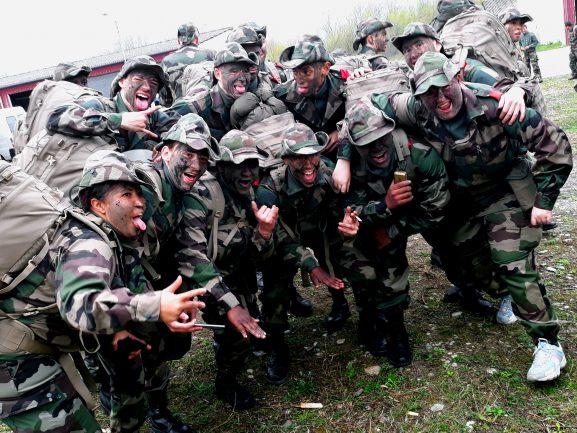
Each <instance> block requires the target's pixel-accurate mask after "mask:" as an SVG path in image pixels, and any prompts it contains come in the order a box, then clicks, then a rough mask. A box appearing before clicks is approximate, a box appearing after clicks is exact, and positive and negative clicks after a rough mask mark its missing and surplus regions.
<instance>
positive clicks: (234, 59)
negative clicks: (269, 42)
mask: <svg viewBox="0 0 577 433" xmlns="http://www.w3.org/2000/svg"><path fill="white" fill-rule="evenodd" d="M225 63H247V64H249V65H252V66H258V56H257V55H256V53H250V54H247V52H246V50H245V49H244V48H243V47H242V45H240V44H239V43H238V42H227V43H226V47H225V48H223V49H222V50H220V51H218V52H217V53H216V57H215V58H214V67H215V68H218V67H219V66H221V65H224V64H225Z"/></svg>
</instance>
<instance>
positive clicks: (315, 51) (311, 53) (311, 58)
mask: <svg viewBox="0 0 577 433" xmlns="http://www.w3.org/2000/svg"><path fill="white" fill-rule="evenodd" d="M315 62H329V63H330V64H331V65H333V64H334V63H335V59H334V58H333V56H332V55H331V53H329V52H328V51H327V49H326V48H325V44H324V42H323V41H322V39H321V38H319V37H318V36H315V35H303V36H301V38H300V39H299V40H298V41H297V43H296V45H293V46H290V47H288V48H285V49H284V50H283V52H282V53H281V54H280V64H281V65H282V66H284V67H285V68H288V69H294V68H297V67H299V66H302V65H307V64H309V63H315Z"/></svg>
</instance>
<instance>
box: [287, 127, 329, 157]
mask: <svg viewBox="0 0 577 433" xmlns="http://www.w3.org/2000/svg"><path fill="white" fill-rule="evenodd" d="M315 137H316V139H317V141H316V142H315V141H308V142H306V143H305V144H306V145H305V146H303V147H301V148H300V149H298V150H292V149H291V148H290V147H289V146H288V145H287V144H286V142H285V140H283V143H282V152H281V158H285V157H291V156H303V155H315V154H317V153H321V152H322V151H323V150H324V148H325V147H326V146H327V144H328V142H329V136H328V135H327V133H326V132H322V131H319V132H315Z"/></svg>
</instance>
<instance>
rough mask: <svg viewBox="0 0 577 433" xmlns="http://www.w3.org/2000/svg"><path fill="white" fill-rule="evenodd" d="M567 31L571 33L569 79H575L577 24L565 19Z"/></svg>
mask: <svg viewBox="0 0 577 433" xmlns="http://www.w3.org/2000/svg"><path fill="white" fill-rule="evenodd" d="M565 31H566V32H567V33H569V68H570V69H571V76H570V77H569V79H570V80H574V79H576V78H577V26H576V25H575V23H572V22H571V21H565Z"/></svg>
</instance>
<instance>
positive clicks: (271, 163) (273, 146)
mask: <svg viewBox="0 0 577 433" xmlns="http://www.w3.org/2000/svg"><path fill="white" fill-rule="evenodd" d="M294 123H295V119H294V116H293V114H292V113H291V112H290V111H287V112H286V113H282V114H275V115H273V116H270V117H267V118H266V119H264V120H261V121H260V122H257V123H253V124H252V125H250V126H248V127H247V128H245V132H247V133H248V134H250V135H251V136H252V137H253V138H254V141H255V144H256V147H258V148H259V149H262V150H264V151H265V152H267V153H268V154H269V158H267V159H266V160H264V161H262V162H261V163H260V166H261V168H264V169H266V170H270V169H271V168H275V167H279V166H280V165H282V159H281V157H280V154H281V150H282V135H283V132H284V131H285V130H286V129H287V128H288V127H289V126H290V125H293V124H294Z"/></svg>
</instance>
